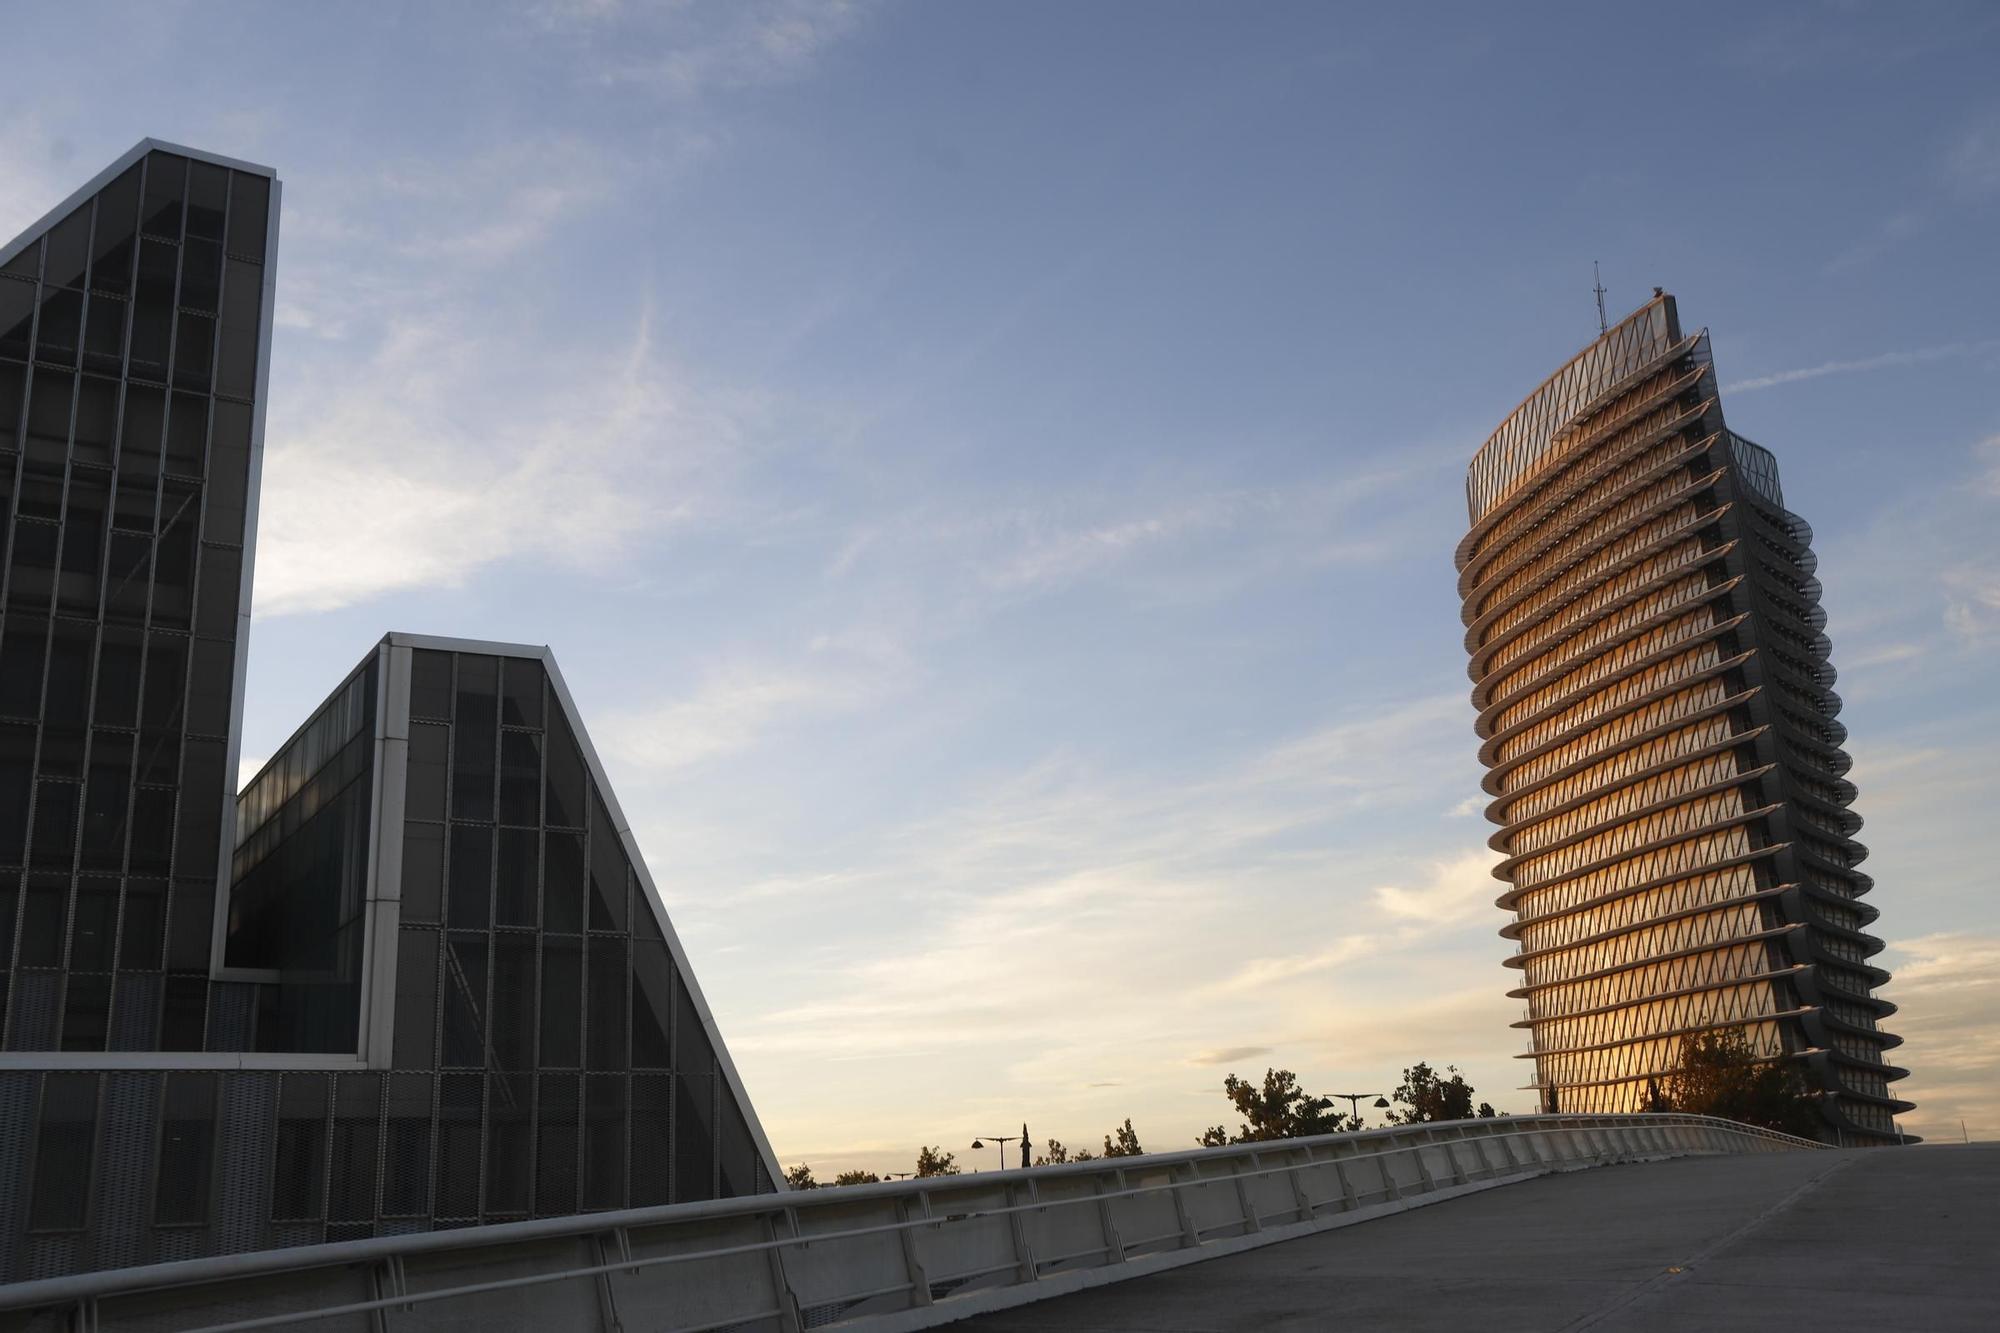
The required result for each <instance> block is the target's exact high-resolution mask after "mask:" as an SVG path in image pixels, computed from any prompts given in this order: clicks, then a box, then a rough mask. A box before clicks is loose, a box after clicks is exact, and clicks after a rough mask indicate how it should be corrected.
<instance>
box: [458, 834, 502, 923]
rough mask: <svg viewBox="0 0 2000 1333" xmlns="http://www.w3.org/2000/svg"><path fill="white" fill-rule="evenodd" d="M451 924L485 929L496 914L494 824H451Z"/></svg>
mask: <svg viewBox="0 0 2000 1333" xmlns="http://www.w3.org/2000/svg"><path fill="white" fill-rule="evenodd" d="M447 910H448V913H449V920H450V924H451V925H453V926H455V927H457V928H459V929H461V930H483V929H485V928H486V927H487V926H488V925H490V924H492V914H493V826H492V825H491V824H453V825H452V826H451V895H450V900H449V906H448V909H447Z"/></svg>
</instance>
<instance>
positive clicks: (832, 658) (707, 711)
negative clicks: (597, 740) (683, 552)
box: [603, 636, 906, 891]
mask: <svg viewBox="0 0 2000 1333" xmlns="http://www.w3.org/2000/svg"><path fill="white" fill-rule="evenodd" d="M905 670H906V664H905V663H904V661H903V660H902V658H901V655H900V653H898V652H897V651H896V649H895V647H894V645H892V644H888V643H885V642H884V641H882V640H880V639H879V638H875V637H859V638H857V637H852V636H850V637H848V638H835V637H831V636H825V637H821V638H819V639H816V640H814V641H813V643H812V644H811V645H809V647H808V648H807V650H806V652H805V653H804V654H802V655H801V656H800V657H799V658H798V659H797V660H796V661H794V662H792V663H788V664H785V665H772V664H769V663H755V664H743V663H735V664H728V665H721V666H717V667H715V668H713V669H711V671H710V674H709V676H708V678H707V679H706V680H704V681H703V682H702V683H701V685H700V686H699V687H698V688H696V689H695V690H694V691H693V692H692V693H690V694H688V695H686V696H684V697H681V698H676V699H670V700H668V701H666V702H663V703H659V704H656V705H653V706H651V707H648V708H644V709H640V710H636V711H628V712H624V713H618V714H613V715H612V716H611V718H610V719H609V721H608V723H607V724H606V726H605V728H604V742H603V743H604V747H605V749H606V750H608V751H609V752H610V753H611V754H613V755H616V756H617V757H619V758H620V759H623V760H625V761H626V762H627V763H629V764H632V765H634V766H637V767H640V768H644V769H650V770H655V771H670V770H677V769H684V768H689V767H692V766H693V765H696V764H699V763H701V762H703V761H704V760H708V759H714V758H717V757H720V756H722V755H726V754H731V753H733V752H735V751H738V750H742V749H744V748H746V747H748V746H750V745H752V744H755V743H756V742H757V741H759V740H760V739H762V738H763V737H765V736H766V735H768V734H769V733H770V732H771V731H772V730H773V729H774V728H777V727H780V726H783V725H785V724H786V723H789V722H795V721H798V720H800V719H804V718H809V717H813V716H820V715H825V714H830V713H844V712H850V711H853V710H854V709H857V708H860V707H863V706H865V705H867V704H869V703H872V702H874V701H876V700H878V699H880V698H882V697H883V696H884V695H885V694H886V693H888V692H889V691H890V690H891V689H892V688H894V686H895V683H896V681H897V680H898V679H900V678H901V676H902V675H903V673H904V671H905ZM807 879H808V881H809V884H810V887H812V888H814V889H815V890H821V891H823V890H824V889H825V888H826V887H827V877H826V876H824V875H815V876H809V877H807Z"/></svg>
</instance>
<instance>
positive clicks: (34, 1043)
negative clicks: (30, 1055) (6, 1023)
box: [7, 972, 62, 1051]
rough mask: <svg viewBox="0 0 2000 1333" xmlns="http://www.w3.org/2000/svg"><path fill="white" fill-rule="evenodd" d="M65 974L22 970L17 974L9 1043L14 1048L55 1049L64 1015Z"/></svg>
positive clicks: (8, 1035) (24, 1049) (8, 1037)
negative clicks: (57, 1031)
mask: <svg viewBox="0 0 2000 1333" xmlns="http://www.w3.org/2000/svg"><path fill="white" fill-rule="evenodd" d="M61 998H62V974H61V973H59V972H21V973H17V974H16V975H15V977H14V1004H13V1010H14V1012H13V1014H12V1019H13V1023H12V1026H11V1027H10V1029H9V1031H8V1034H7V1046H8V1049H9V1050H15V1051H52V1050H54V1049H55V1048H56V1023H57V1020H58V1019H59V1018H60V1017H61Z"/></svg>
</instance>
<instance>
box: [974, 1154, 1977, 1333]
mask: <svg viewBox="0 0 2000 1333" xmlns="http://www.w3.org/2000/svg"><path fill="white" fill-rule="evenodd" d="M1996 1198H2000V1145H1990V1144H1989V1145H1974V1146H1972V1147H1969V1148H1963V1147H1944V1146H1940V1147H1924V1148H1912V1149H1908V1150H1905V1151H1899V1152H1882V1151H1879V1150H1858V1149H1857V1150H1851V1151H1847V1152H1824V1153H1776V1154H1772V1155H1769V1156H1757V1157H1723V1158H1691V1159H1683V1160H1680V1161H1672V1162H1655V1163H1648V1164H1644V1165H1637V1166H1620V1167H1608V1168H1604V1169H1600V1170H1596V1171H1584V1172H1577V1173H1574V1174H1566V1175H1558V1176H1547V1177H1543V1178H1540V1179H1537V1180H1530V1181H1526V1182H1523V1183H1521V1184H1518V1185H1510V1186H1508V1187H1507V1188H1505V1189H1499V1190H1492V1191H1488V1192H1485V1193H1481V1194H1475V1195H1471V1196H1468V1197H1466V1198H1462V1199H1455V1200H1451V1201H1448V1202H1445V1203H1440V1204H1438V1205H1436V1206H1434V1207H1430V1208H1420V1209H1417V1210H1415V1211H1413V1212H1409V1213H1403V1214H1400V1215H1398V1216H1395V1217H1388V1218H1383V1219H1381V1220H1380V1221H1375V1222H1368V1223H1364V1224H1362V1225H1360V1226H1356V1227H1350V1228H1346V1229H1343V1230H1339V1231H1333V1232H1329V1233H1327V1234H1325V1235H1321V1236H1314V1237H1310V1238H1308V1239H1305V1240H1298V1241H1291V1242H1288V1243H1285V1244H1281V1245H1273V1246H1270V1247H1268V1248H1265V1249H1260V1250H1253V1251H1251V1252H1249V1253H1245V1254H1236V1255H1230V1256H1228V1257H1225V1258H1220V1259H1216V1260H1214V1261H1212V1262H1209V1263H1200V1264H1194V1265H1191V1266H1189V1267H1187V1268H1182V1269H1177V1270H1174V1271H1172V1272H1167V1273H1161V1274H1157V1275H1155V1276H1152V1277H1147V1278H1141V1279H1138V1280H1136V1281H1132V1282H1126V1283H1120V1284H1118V1285H1115V1286H1109V1287H1102V1288H1098V1289H1096V1290H1092V1291H1085V1292H1079V1293H1076V1294H1075V1295H1071V1296H1063V1297H1058V1298H1056V1299H1054V1300H1050V1301H1044V1302H1040V1303H1038V1304H1035V1305H1029V1306H1023V1307H1022V1308H1020V1309H1017V1310H1008V1311H1005V1312H1003V1313H1000V1314H994V1315H988V1316H985V1317H983V1318H978V1319H972V1320H968V1321H966V1322H965V1323H963V1324H959V1325H955V1326H954V1327H958V1328H964V1329H968V1330H982V1331H983V1333H1014V1331H1017V1330H1019V1331H1022V1333H1025V1331H1026V1330H1031V1329H1033V1330H1042V1329H1107V1330H1132V1331H1134V1333H1136V1331H1137V1330H1149V1331H1156V1333H1169V1331H1171V1333H1194V1331H1195V1330H1201V1331H1202V1333H1210V1331H1219V1330H1238V1329H1242V1330H1248V1329H1322V1328H1330V1327H1347V1328H1391V1327H1393V1328H1396V1329H1399V1330H1403V1331H1404V1333H1413V1331H1415V1330H1426V1329H1438V1330H1451V1331H1452V1333H1463V1331H1464V1330H1466V1329H1481V1330H1515V1329H1521V1330H1527V1329H1534V1330H1551V1331H1554V1330H1565V1331H1567V1330H1583V1329H1602V1330H1612V1329H1619V1330H1627V1329H1643V1330H1655V1329H1657V1330H1669V1329H1674V1330H1678V1329H1708V1330H1720V1329H1745V1330H1749V1329H1757V1330H1768V1329H1772V1328H1778V1327H1809V1328H1817V1329H1850V1328H1874V1329H1879V1328H1889V1327H1901V1328H1923V1329H1927V1330H1946V1329H1967V1330H1971V1329H1978V1330H1988V1329H1991V1328H1993V1327H1994V1326H1995V1322H1994V1321H1995V1318H1996V1315H1995V1312H1996V1311H2000V1269H1996V1268H1995V1266H1994V1265H1993V1263H1992V1262H1991V1261H1992V1257H1993V1255H1994V1254H1996V1253H2000V1205H1996V1204H1995V1202H1994V1201H1995V1199H1996ZM1858 1218H1867V1219H1870V1221H1871V1223H1872V1225H1870V1226H1869V1227H1868V1228H1867V1232H1866V1235H1865V1237H1864V1236H1863V1235H1861V1234H1858V1233H1857V1231H1856V1226H1855V1223H1856V1219H1858Z"/></svg>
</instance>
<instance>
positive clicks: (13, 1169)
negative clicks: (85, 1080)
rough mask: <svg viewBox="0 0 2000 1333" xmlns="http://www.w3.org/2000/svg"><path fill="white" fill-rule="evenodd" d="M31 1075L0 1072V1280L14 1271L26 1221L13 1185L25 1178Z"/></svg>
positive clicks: (22, 1199) (22, 1195) (23, 1201)
mask: <svg viewBox="0 0 2000 1333" xmlns="http://www.w3.org/2000/svg"><path fill="white" fill-rule="evenodd" d="M35 1082H36V1077H35V1075H34V1074H31V1073H28V1072H26V1071H11V1070H10V1071H7V1072H5V1073H0V1277H5V1276H7V1275H10V1274H12V1273H13V1272H14V1271H15V1268H14V1260H15V1254H16V1247H17V1246H18V1245H19V1244H20V1238H21V1228H22V1225H23V1224H24V1223H25V1222H26V1220H27V1219H26V1217H25V1216H24V1215H23V1210H24V1209H25V1208H26V1207H27V1203H28V1199H27V1193H26V1191H25V1190H23V1189H20V1188H18V1187H17V1186H16V1185H15V1184H14V1182H25V1181H26V1180H27V1175H28V1143H29V1141H30V1140H31V1138H32V1137H33V1134H32V1130H33V1128H34V1123H35Z"/></svg>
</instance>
